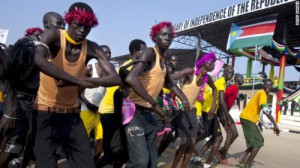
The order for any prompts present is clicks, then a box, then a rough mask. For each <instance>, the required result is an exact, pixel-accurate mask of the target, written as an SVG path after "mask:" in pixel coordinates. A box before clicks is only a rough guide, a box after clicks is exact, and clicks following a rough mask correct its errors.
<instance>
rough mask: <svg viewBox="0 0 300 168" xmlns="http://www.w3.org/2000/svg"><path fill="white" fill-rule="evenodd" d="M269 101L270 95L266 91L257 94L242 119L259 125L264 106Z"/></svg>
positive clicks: (243, 112)
mask: <svg viewBox="0 0 300 168" xmlns="http://www.w3.org/2000/svg"><path fill="white" fill-rule="evenodd" d="M267 99H268V95H267V93H266V92H265V91H264V90H260V91H258V92H256V93H255V94H254V96H253V97H252V98H251V100H250V101H249V103H248V104H247V105H246V107H245V108H244V110H243V111H242V113H241V115H240V117H241V118H242V119H245V120H249V121H251V122H253V123H257V122H258V120H259V115H260V110H261V109H262V105H266V104H267Z"/></svg>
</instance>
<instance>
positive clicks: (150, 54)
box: [138, 47, 155, 62]
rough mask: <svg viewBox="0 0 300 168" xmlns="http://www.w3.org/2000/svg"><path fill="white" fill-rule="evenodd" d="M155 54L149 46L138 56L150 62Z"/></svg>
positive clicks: (139, 58)
mask: <svg viewBox="0 0 300 168" xmlns="http://www.w3.org/2000/svg"><path fill="white" fill-rule="evenodd" d="M154 55H155V51H154V50H153V48H152V47H149V48H146V49H144V50H143V52H142V53H141V55H140V56H139V57H138V60H141V61H145V62H149V61H151V60H153V58H154Z"/></svg>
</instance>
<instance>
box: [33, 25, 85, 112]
mask: <svg viewBox="0 0 300 168" xmlns="http://www.w3.org/2000/svg"><path fill="white" fill-rule="evenodd" d="M65 32H66V31H65V30H60V50H59V52H58V54H57V56H56V57H55V58H54V59H51V60H50V61H49V62H51V63H52V64H54V65H55V66H57V67H58V68H60V69H62V70H64V71H66V72H67V73H69V74H70V75H73V76H76V77H83V76H84V72H85V68H86V65H85V60H86V54H87V41H86V40H84V41H83V43H82V47H81V53H80V56H79V58H78V60H77V61H76V62H69V61H68V60H67V59H66V57H65V52H66V51H65V50H66V38H65ZM57 84H58V81H57V80H56V79H54V78H52V77H50V76H48V75H46V74H44V73H42V72H41V73H40V87H39V90H38V95H37V98H36V101H35V104H42V105H45V106H48V107H58V108H74V107H77V106H78V105H77V99H78V86H66V87H58V86H57Z"/></svg>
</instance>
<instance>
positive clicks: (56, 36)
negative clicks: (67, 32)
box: [40, 29, 60, 44]
mask: <svg viewBox="0 0 300 168" xmlns="http://www.w3.org/2000/svg"><path fill="white" fill-rule="evenodd" d="M40 41H41V42H44V43H46V44H52V43H55V42H56V41H59V42H60V31H59V30H58V29H47V30H46V31H45V32H44V33H43V34H42V35H41V40H40Z"/></svg>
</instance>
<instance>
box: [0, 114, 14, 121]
mask: <svg viewBox="0 0 300 168" xmlns="http://www.w3.org/2000/svg"><path fill="white" fill-rule="evenodd" d="M3 117H5V118H8V119H11V120H17V119H18V118H17V117H10V116H8V115H6V114H3Z"/></svg>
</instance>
